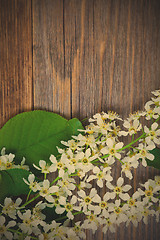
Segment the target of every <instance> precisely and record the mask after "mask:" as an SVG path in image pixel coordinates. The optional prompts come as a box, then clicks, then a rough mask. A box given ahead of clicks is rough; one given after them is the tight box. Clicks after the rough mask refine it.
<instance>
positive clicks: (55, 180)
mask: <svg viewBox="0 0 160 240" xmlns="http://www.w3.org/2000/svg"><path fill="white" fill-rule="evenodd" d="M59 179H61V178H60V177H57V178H55V179H54V180H53V182H52V183H51V185H53V184H54V183H55V182H57V181H58V180H59Z"/></svg>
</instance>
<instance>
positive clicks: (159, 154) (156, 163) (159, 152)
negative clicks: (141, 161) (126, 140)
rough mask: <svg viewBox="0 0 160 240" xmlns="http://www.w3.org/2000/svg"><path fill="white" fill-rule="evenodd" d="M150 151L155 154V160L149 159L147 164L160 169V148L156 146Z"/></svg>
mask: <svg viewBox="0 0 160 240" xmlns="http://www.w3.org/2000/svg"><path fill="white" fill-rule="evenodd" d="M150 153H152V154H153V155H154V160H153V161H150V160H147V165H148V166H151V167H154V168H157V169H160V149H159V148H155V149H153V150H151V151H150Z"/></svg>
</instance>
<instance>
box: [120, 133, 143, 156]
mask: <svg viewBox="0 0 160 240" xmlns="http://www.w3.org/2000/svg"><path fill="white" fill-rule="evenodd" d="M145 135H146V133H143V134H142V135H141V136H140V137H138V138H136V139H135V140H134V141H132V142H131V143H129V144H127V145H126V146H124V147H123V148H121V149H118V151H117V152H120V151H122V150H124V149H126V148H128V147H130V146H131V145H133V144H134V143H136V142H138V141H139V140H140V139H141V138H143V137H145Z"/></svg>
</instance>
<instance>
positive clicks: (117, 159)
mask: <svg viewBox="0 0 160 240" xmlns="http://www.w3.org/2000/svg"><path fill="white" fill-rule="evenodd" d="M115 158H116V159H117V160H118V161H119V162H120V163H121V164H122V165H123V164H124V163H123V162H122V161H121V160H120V159H119V158H117V157H115Z"/></svg>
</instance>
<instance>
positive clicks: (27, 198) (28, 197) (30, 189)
mask: <svg viewBox="0 0 160 240" xmlns="http://www.w3.org/2000/svg"><path fill="white" fill-rule="evenodd" d="M31 192H32V189H30V191H29V193H28V196H27V199H26V202H28V198H29V196H30V194H31Z"/></svg>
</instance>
